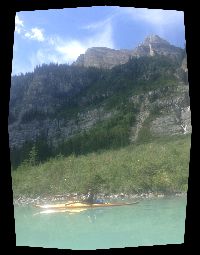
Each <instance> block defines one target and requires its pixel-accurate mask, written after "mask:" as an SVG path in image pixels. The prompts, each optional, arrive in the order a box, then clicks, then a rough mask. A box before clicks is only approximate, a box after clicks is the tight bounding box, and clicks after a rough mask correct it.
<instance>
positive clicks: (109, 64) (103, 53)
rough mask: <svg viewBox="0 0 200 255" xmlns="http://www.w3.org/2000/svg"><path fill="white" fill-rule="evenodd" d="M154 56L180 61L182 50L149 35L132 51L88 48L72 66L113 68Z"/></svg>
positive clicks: (155, 36)
mask: <svg viewBox="0 0 200 255" xmlns="http://www.w3.org/2000/svg"><path fill="white" fill-rule="evenodd" d="M155 54H159V55H164V56H169V57H171V58H175V59H180V58H181V56H182V54H183V50H182V49H181V48H178V47H176V46H173V45H171V44H170V43H169V42H167V41H166V40H164V39H162V38H160V37H159V36H157V35H150V36H148V37H147V38H146V39H145V40H144V42H143V43H142V44H140V45H139V46H138V47H136V48H135V49H133V50H114V49H109V48H105V47H93V48H89V49H88V50H87V51H86V53H85V54H81V55H80V56H79V57H78V59H77V60H76V61H75V62H74V63H73V65H76V66H82V67H89V66H93V67H98V68H113V67H114V66H116V65H120V64H125V63H126V62H128V60H129V58H131V57H141V56H154V55H155Z"/></svg>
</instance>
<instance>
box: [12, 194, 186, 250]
mask: <svg viewBox="0 0 200 255" xmlns="http://www.w3.org/2000/svg"><path fill="white" fill-rule="evenodd" d="M129 201H130V200H129ZM186 204H187V198H186V196H182V197H165V198H154V199H144V200H141V201H140V202H139V203H138V204H135V205H129V206H121V207H109V208H108V207H107V208H97V209H88V210H85V211H82V212H79V213H73V214H71V213H69V212H62V213H50V214H47V213H42V214H41V213H40V212H41V210H40V209H38V208H34V207H32V206H27V207H24V206H15V232H16V245H17V246H30V247H48V248H61V249H75V250H88V249H90V250H92V249H107V248H123V247H137V246H149V245H150V246H151V245H162V244H180V243H183V242H184V232H185V217H186Z"/></svg>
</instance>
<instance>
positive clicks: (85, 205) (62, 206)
mask: <svg viewBox="0 0 200 255" xmlns="http://www.w3.org/2000/svg"><path fill="white" fill-rule="evenodd" d="M136 203H138V202H132V203H104V204H88V203H81V202H70V203H69V202H68V203H65V204H51V205H36V207H39V208H41V209H72V208H73V209H75V208H77V209H78V208H94V207H95V208H96V207H109V206H124V205H132V204H136Z"/></svg>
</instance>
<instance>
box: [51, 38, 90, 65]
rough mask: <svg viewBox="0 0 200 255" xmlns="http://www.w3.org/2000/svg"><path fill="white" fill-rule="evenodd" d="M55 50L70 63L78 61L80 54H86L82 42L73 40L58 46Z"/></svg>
mask: <svg viewBox="0 0 200 255" xmlns="http://www.w3.org/2000/svg"><path fill="white" fill-rule="evenodd" d="M55 50H56V51H57V52H58V53H60V54H61V55H62V59H63V60H65V61H66V62H69V63H70V62H73V61H74V60H76V59H77V57H78V56H79V55H80V54H82V53H84V52H85V51H86V47H85V45H83V44H81V42H79V41H76V40H73V41H69V42H66V43H63V45H58V46H56V48H55Z"/></svg>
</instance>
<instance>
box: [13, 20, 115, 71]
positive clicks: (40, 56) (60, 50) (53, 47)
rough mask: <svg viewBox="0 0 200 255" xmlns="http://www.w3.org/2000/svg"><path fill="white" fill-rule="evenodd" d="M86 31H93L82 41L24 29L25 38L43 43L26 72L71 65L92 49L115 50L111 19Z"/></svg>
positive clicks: (31, 55)
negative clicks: (49, 65)
mask: <svg viewBox="0 0 200 255" xmlns="http://www.w3.org/2000/svg"><path fill="white" fill-rule="evenodd" d="M85 29H89V30H92V31H90V32H91V34H90V36H88V37H87V38H85V39H82V40H77V39H73V38H70V39H69V38H61V37H60V36H58V35H54V36H52V35H50V36H44V34H43V29H40V28H37V27H34V28H31V29H29V30H28V29H23V34H22V35H23V37H25V38H28V39H31V40H37V41H40V42H42V43H41V47H40V48H38V49H36V50H35V51H32V53H30V56H28V59H29V60H28V61H29V63H30V65H26V66H25V67H24V68H25V69H26V71H33V69H34V67H35V66H36V65H40V64H43V63H47V64H48V63H50V62H51V63H52V62H54V63H58V64H63V63H68V64H71V63H73V62H74V61H76V59H77V58H78V56H79V55H80V54H83V53H85V51H86V50H87V49H88V48H90V47H109V48H114V42H113V27H112V23H111V18H108V19H106V20H104V21H101V22H98V23H93V24H89V25H88V27H87V28H86V27H85ZM24 68H23V70H24ZM15 69H16V68H14V70H15Z"/></svg>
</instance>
